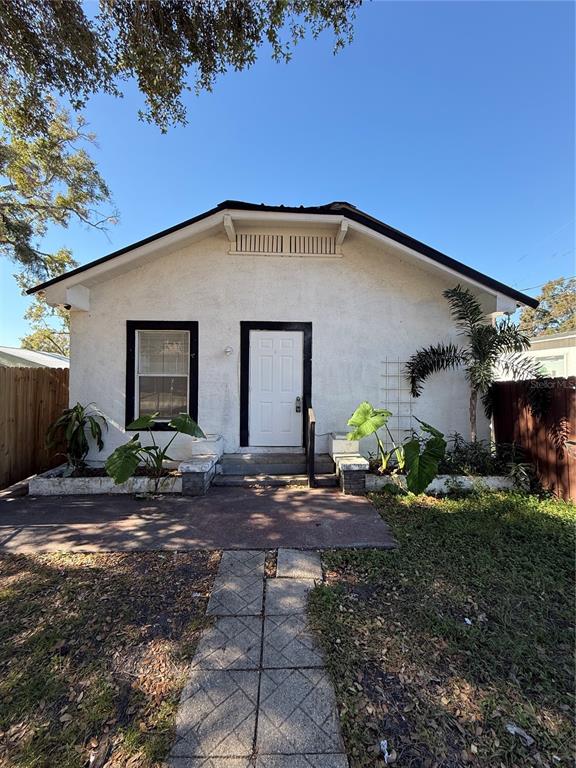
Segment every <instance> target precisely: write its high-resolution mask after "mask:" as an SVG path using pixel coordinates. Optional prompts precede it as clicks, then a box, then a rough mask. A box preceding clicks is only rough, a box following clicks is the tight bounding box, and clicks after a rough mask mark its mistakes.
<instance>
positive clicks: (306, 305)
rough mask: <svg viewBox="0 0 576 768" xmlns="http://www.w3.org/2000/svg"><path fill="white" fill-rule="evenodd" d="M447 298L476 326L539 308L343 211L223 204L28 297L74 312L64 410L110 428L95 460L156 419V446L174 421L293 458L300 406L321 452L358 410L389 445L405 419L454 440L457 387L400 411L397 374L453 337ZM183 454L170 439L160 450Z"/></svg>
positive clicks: (461, 395)
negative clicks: (478, 318) (96, 416)
mask: <svg viewBox="0 0 576 768" xmlns="http://www.w3.org/2000/svg"><path fill="white" fill-rule="evenodd" d="M458 283H460V284H462V285H465V286H468V287H469V288H471V289H472V290H473V291H474V293H475V294H476V295H477V296H478V297H479V299H480V300H481V302H482V306H483V307H484V309H485V312H486V318H487V321H488V322H489V321H490V319H491V318H493V317H494V316H495V315H497V314H499V313H511V312H514V311H515V310H516V308H517V307H518V306H520V305H528V306H535V305H536V302H535V301H534V299H532V298H530V297H529V296H526V295H524V294H522V293H519V292H518V291H516V290H514V289H513V288H510V287H508V286H506V285H504V284H503V283H501V282H498V281H497V280H495V279H493V278H490V277H488V276H486V275H484V274H481V273H480V272H478V271H476V270H475V269H472V268H470V267H468V266H466V265H464V264H463V263H461V262H459V261H456V260H455V259H453V258H450V257H448V256H446V255H444V254H442V253H440V252H439V251H437V250H435V249H434V248H432V247H430V246H427V245H425V244H424V243H422V242H419V241H417V240H415V239H414V238H412V237H410V236H408V235H406V234H404V233H402V232H400V231H398V230H396V229H393V228H392V227H390V226H388V225H386V224H384V223H383V222H381V221H378V220H377V219H375V218H373V217H372V216H370V215H369V214H366V213H363V212H362V211H360V210H359V209H357V208H356V207H355V206H353V205H351V204H349V203H345V202H334V203H330V204H327V205H320V206H317V207H285V206H271V205H256V204H250V203H245V202H239V201H232V200H227V201H225V202H223V203H220V204H219V205H217V206H216V207H214V208H212V209H211V210H208V211H206V212H205V213H201V214H200V215H198V216H195V217H194V218H191V219H189V220H188V221H184V222H182V223H180V224H177V225H175V226H173V227H171V228H170V229H167V230H165V231H163V232H159V233H157V234H154V235H151V236H149V237H147V238H145V239H144V240H141V241H139V242H137V243H134V244H132V245H129V246H127V247H125V248H122V249H120V250H118V251H116V252H114V253H111V254H109V255H107V256H104V257H102V258H100V259H97V260H96V261H93V262H91V263H89V264H86V265H85V266H82V267H79V268H77V269H75V270H73V271H71V272H68V273H66V274H64V275H62V276H61V277H58V278H56V279H53V280H50V281H48V282H45V283H43V284H41V285H38V286H36V287H35V288H33V289H32V290H31V291H29V292H30V293H35V292H37V291H43V292H44V293H45V296H46V298H47V300H48V302H49V303H50V304H52V305H58V304H62V305H65V306H67V307H69V308H70V309H71V353H70V401H71V403H75V402H77V401H79V402H81V403H90V402H95V403H96V404H97V405H98V406H99V407H100V408H101V409H102V411H103V412H104V413H105V414H106V415H107V417H108V420H109V424H110V428H109V431H108V433H107V434H106V438H105V439H106V443H105V450H104V452H103V453H101V454H99V455H98V454H93V455H92V457H91V458H93V459H97V458H99V459H102V458H104V457H105V456H106V455H107V454H108V453H110V451H111V450H113V449H114V447H116V446H117V445H118V444H120V443H121V442H125V441H126V439H127V435H126V425H127V424H129V423H130V422H131V421H132V420H133V418H135V417H136V416H138V415H139V414H144V413H153V412H159V414H160V416H159V420H158V424H157V426H158V439H159V440H162V439H164V438H166V433H165V432H164V433H163V430H166V428H167V421H168V420H169V419H170V417H171V416H172V415H174V414H176V413H178V412H181V411H183V410H186V411H188V412H189V413H190V414H191V415H192V416H193V417H194V418H195V419H197V421H198V423H199V424H200V426H201V427H202V429H203V430H204V431H205V432H206V433H207V434H210V435H221V436H222V438H223V447H224V451H225V452H226V453H238V452H249V451H267V450H274V449H280V448H281V449H283V450H293V451H299V450H301V448H302V445H303V440H304V417H305V413H306V408H307V406H308V405H309V404H312V405H313V407H314V411H315V414H316V419H317V424H316V436H317V437H316V440H317V451H318V452H319V453H321V452H323V451H325V450H326V449H327V445H328V436H329V435H330V433H333V432H342V431H345V430H346V422H347V419H348V418H349V416H350V414H351V413H352V412H353V410H354V408H355V407H356V406H357V405H358V403H359V402H361V401H362V400H369V401H371V402H372V403H374V404H375V405H381V406H386V407H388V408H389V410H391V411H392V412H393V413H394V418H393V419H392V420H391V425H392V427H393V429H394V430H395V431H396V432H397V435H398V436H400V437H402V436H403V435H404V434H405V431H406V430H408V429H409V428H410V426H411V420H412V418H413V416H418V417H420V418H422V419H424V420H426V421H428V422H430V423H432V424H434V425H435V426H437V427H438V428H440V429H441V430H443V431H444V432H445V433H450V432H454V431H459V432H462V433H463V434H466V433H467V428H468V392H467V385H466V381H465V378H464V375H463V374H462V375H455V374H453V373H451V374H446V375H437V376H434V377H433V378H431V379H430V380H429V382H427V384H426V387H425V391H424V394H423V395H422V396H421V397H420V398H419V399H418V400H414V401H412V400H411V399H410V397H409V394H408V386H407V383H406V381H405V379H404V375H403V370H402V366H403V363H404V362H405V361H406V360H407V359H408V357H409V356H410V355H411V354H412V353H413V352H414V351H415V350H416V349H417V348H418V347H420V346H422V345H427V344H430V343H434V342H437V341H441V340H444V341H449V340H450V339H452V338H454V334H455V330H454V326H453V323H452V322H451V319H450V315H449V311H448V305H447V303H446V301H445V300H444V298H443V297H442V291H443V290H444V289H446V288H448V287H450V286H454V285H456V284H458ZM480 419H481V423H480V431H481V434H482V433H483V435H484V436H487V434H488V425H487V423H486V422H485V421H482V419H483V417H482V415H481V414H480ZM193 451H194V445H193V441H192V439H191V438H187V437H182V436H180V437H179V438H178V440H177V442H175V444H174V447H173V449H172V453H173V454H174V457H175V458H178V459H185V458H187V457H188V456H189V455H191V453H192V452H193Z"/></svg>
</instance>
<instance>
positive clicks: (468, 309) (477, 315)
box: [406, 285, 541, 441]
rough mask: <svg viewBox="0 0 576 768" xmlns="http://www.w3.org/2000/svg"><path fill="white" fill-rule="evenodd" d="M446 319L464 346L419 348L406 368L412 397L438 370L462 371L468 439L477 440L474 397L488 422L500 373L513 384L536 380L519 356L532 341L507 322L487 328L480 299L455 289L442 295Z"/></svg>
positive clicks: (533, 368) (535, 373)
mask: <svg viewBox="0 0 576 768" xmlns="http://www.w3.org/2000/svg"><path fill="white" fill-rule="evenodd" d="M443 295H444V297H445V298H446V300H447V301H448V304H449V305H450V314H451V315H452V319H453V320H454V322H455V324H456V326H457V328H458V333H459V335H460V336H463V337H465V338H466V340H467V343H466V344H465V345H457V344H453V343H448V344H443V343H440V344H432V345H430V346H429V347H424V348H423V349H419V350H418V351H417V352H416V353H415V354H414V355H412V357H411V358H410V360H409V361H408V362H407V364H406V371H407V376H408V380H409V382H410V387H411V390H412V396H413V397H418V396H419V395H420V394H421V393H422V389H423V386H422V384H423V382H424V381H425V380H426V379H427V378H428V377H429V376H431V375H432V374H433V373H437V372H438V371H447V370H452V369H456V368H464V369H465V371H466V378H467V379H468V383H469V385H470V403H469V418H470V438H471V440H472V441H475V440H476V437H477V430H476V410H477V404H478V395H480V397H481V398H482V402H483V404H484V409H485V412H486V415H487V416H488V418H490V416H491V415H492V404H491V388H492V384H493V383H494V381H495V379H496V376H497V374H498V373H499V372H501V373H504V374H507V375H511V376H512V378H513V379H528V378H539V377H540V376H541V374H540V373H539V371H538V366H537V365H536V364H535V363H534V362H533V361H532V360H530V359H529V358H526V357H524V356H523V355H522V352H524V351H525V350H527V349H529V347H530V340H529V338H528V337H527V336H526V335H525V334H523V333H522V332H521V331H520V330H519V329H518V326H517V325H515V324H514V323H513V322H512V321H511V320H510V318H509V317H506V318H504V319H502V320H499V321H497V322H496V323H495V324H494V325H489V324H487V323H486V320H485V316H484V312H483V310H482V307H481V306H480V303H479V301H478V299H477V298H476V297H475V296H474V295H473V294H472V293H471V292H470V291H469V290H468V288H462V286H460V285H457V286H456V287H455V288H449V289H448V290H446V291H444V293H443Z"/></svg>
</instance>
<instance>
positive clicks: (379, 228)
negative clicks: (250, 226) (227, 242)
mask: <svg viewBox="0 0 576 768" xmlns="http://www.w3.org/2000/svg"><path fill="white" fill-rule="evenodd" d="M225 210H236V211H261V212H263V213H308V214H318V215H332V216H344V217H345V218H347V219H350V220H351V221H355V222H357V223H358V224H362V225H363V226H365V227H368V229H371V230H373V231H374V232H377V233H378V234H380V235H384V236H385V237H388V238H390V239H391V240H394V241H395V242H396V243H399V244H400V245H403V246H405V247H406V248H410V249H412V250H413V251H416V252H417V253H420V254H422V255H423V256H426V257H427V258H429V259H430V260H431V261H435V262H436V263H437V264H441V265H442V266H444V267H448V268H449V269H453V270H454V271H455V272H457V273H459V274H460V275H463V276H464V277H468V278H470V279H471V280H474V281H475V282H477V283H480V284H481V285H484V286H486V287H487V288H490V289H491V290H493V291H496V292H497V293H502V294H504V295H505V296H509V297H510V298H511V299H515V300H516V301H519V302H521V303H522V304H526V305H527V306H529V307H533V308H536V307H537V306H538V301H537V300H536V299H533V298H532V297H531V296H527V295H526V294H525V293H521V292H520V291H517V290H516V289H515V288H511V287H510V286H508V285H505V284H504V283H501V282H499V281H498V280H494V279H493V278H492V277H489V276H488V275H485V274H483V273H482V272H478V270H476V269H472V267H468V266H466V264H462V262H461V261H457V260H456V259H452V258H451V257H450V256H446V254H444V253H441V251H437V250H436V249H435V248H432V247H431V246H429V245H426V244H425V243H422V242H420V241H419V240H416V239H415V238H413V237H410V235H406V234H405V233H404V232H400V230H398V229H394V228H393V227H390V226H388V224H384V222H382V221H379V220H378V219H375V218H374V217H373V216H370V215H369V214H367V213H364V212H363V211H360V210H359V209H358V208H356V207H355V206H353V205H351V204H350V203H346V202H334V203H328V204H327V205H316V206H303V205H301V206H299V207H297V206H287V205H264V204H261V205H257V204H256V203H246V202H243V201H242V200H224V201H223V202H222V203H219V204H218V205H217V206H216V207H214V208H210V210H209V211H205V212H204V213H201V214H199V215H198V216H194V217H193V218H191V219H187V220H186V221H183V222H181V223H180V224H176V225H174V226H173V227H169V228H168V229H164V230H162V231H161V232H157V233H156V234H155V235H150V237H146V238H144V240H139V241H138V242H136V243H132V245H127V246H126V247H125V248H120V250H118V251H114V252H113V253H110V254H108V255H107V256H103V257H102V258H100V259H96V260H95V261H91V262H90V263H89V264H85V265H84V266H82V267H77V268H76V269H73V270H71V271H70V272H66V273H64V274H63V275H60V276H59V277H54V278H52V280H47V281H46V282H45V283H41V284H40V285H36V286H34V288H30V289H29V290H28V291H27V293H36V292H37V291H41V290H43V289H44V288H48V286H50V285H54V284H55V283H59V282H61V281H62V280H65V279H67V278H69V277H72V276H73V275H78V274H80V273H82V272H85V271H86V270H88V269H92V267H95V266H97V265H99V264H105V263H106V262H107V261H110V260H111V259H115V258H116V257H117V256H122V255H123V254H125V253H128V252H129V251H133V250H135V249H136V248H140V247H141V246H143V245H148V243H153V242H154V241H155V240H160V239H161V238H163V237H166V235H171V234H172V233H173V232H178V230H180V229H184V228H185V227H189V226H190V225H191V224H196V223H197V222H198V221H202V220H203V219H207V218H208V217H209V216H213V215H214V214H215V213H219V212H220V211H225Z"/></svg>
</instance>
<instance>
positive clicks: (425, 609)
mask: <svg viewBox="0 0 576 768" xmlns="http://www.w3.org/2000/svg"><path fill="white" fill-rule="evenodd" d="M374 501H375V503H376V504H377V506H378V507H379V509H380V510H381V513H382V515H383V517H384V518H385V519H386V520H387V521H388V522H389V523H390V524H391V526H392V528H393V530H394V533H395V535H396V537H397V539H398V541H399V549H398V550H397V551H395V552H382V551H373V550H370V551H351V550H342V551H338V552H333V553H328V554H326V555H325V556H324V565H325V567H326V568H327V572H328V573H327V575H328V584H327V585H326V586H322V587H318V588H316V590H315V591H314V592H313V593H312V596H311V600H310V611H311V616H312V622H313V624H314V626H315V627H316V628H317V630H318V631H319V633H320V637H321V641H322V644H323V646H324V648H325V650H326V653H327V658H328V664H329V669H330V672H331V674H332V677H333V680H334V684H335V687H336V692H337V697H338V701H339V707H340V713H341V720H342V724H343V732H344V738H345V741H346V745H347V749H348V752H349V756H350V758H351V766H352V768H361V767H363V766H376V765H383V764H384V759H383V757H382V755H380V756H378V755H379V753H380V742H381V741H382V740H384V739H386V740H387V742H388V745H387V749H388V753H389V759H388V761H389V763H394V764H395V765H397V766H413V767H414V768H416V767H418V768H432V767H433V766H437V767H440V766H442V768H448V767H449V768H457V767H459V766H471V765H472V766H495V767H496V768H499V767H500V766H506V767H508V766H532V765H534V766H541V768H546V767H547V766H549V767H550V768H552V766H568V765H573V759H574V756H573V754H572V749H573V745H574V730H573V725H572V724H573V720H572V716H573V704H574V702H573V693H574V666H573V658H572V651H573V648H574V631H573V630H574V627H573V619H574V600H573V597H574V552H575V522H576V508H575V507H574V506H572V505H568V504H565V503H562V502H557V501H541V500H538V499H537V498H536V497H530V496H525V495H521V494H485V495H482V496H476V497H469V498H467V499H461V500H443V501H438V500H434V499H431V498H426V497H424V498H422V497H420V499H417V500H415V499H414V497H412V499H411V500H410V499H409V498H403V499H398V498H393V497H390V496H385V495H381V496H376V497H375V498H374ZM510 724H513V725H515V726H517V727H518V728H520V729H522V730H521V731H520V732H518V733H517V734H516V735H513V734H511V733H510V732H509V731H508V729H507V726H508V725H510ZM531 740H533V743H532V742H531ZM523 742H524V743H523Z"/></svg>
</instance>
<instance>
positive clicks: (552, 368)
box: [526, 331, 576, 377]
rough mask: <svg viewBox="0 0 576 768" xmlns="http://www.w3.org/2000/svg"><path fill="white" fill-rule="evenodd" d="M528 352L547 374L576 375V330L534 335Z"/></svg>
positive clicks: (555, 375) (554, 375) (552, 375)
mask: <svg viewBox="0 0 576 768" xmlns="http://www.w3.org/2000/svg"><path fill="white" fill-rule="evenodd" d="M526 354H527V356H529V357H531V358H532V359H533V360H536V361H537V362H538V363H539V364H540V369H541V371H542V373H544V374H546V375H547V376H551V377H558V376H576V331H565V332H564V333H551V334H549V335H548V336H534V337H533V338H532V339H530V351H529V352H527V353H526Z"/></svg>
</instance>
